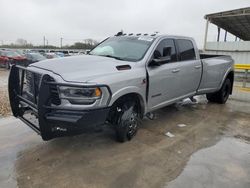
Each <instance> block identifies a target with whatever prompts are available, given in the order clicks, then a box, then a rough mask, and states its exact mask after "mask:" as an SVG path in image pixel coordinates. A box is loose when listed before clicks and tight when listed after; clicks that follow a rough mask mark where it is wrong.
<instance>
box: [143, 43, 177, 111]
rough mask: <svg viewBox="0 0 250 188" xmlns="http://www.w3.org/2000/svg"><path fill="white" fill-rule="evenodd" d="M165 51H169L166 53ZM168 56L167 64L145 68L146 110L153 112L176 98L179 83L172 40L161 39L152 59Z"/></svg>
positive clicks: (175, 53)
mask: <svg viewBox="0 0 250 188" xmlns="http://www.w3.org/2000/svg"><path fill="white" fill-rule="evenodd" d="M165 49H171V50H170V51H169V50H168V52H167V53H166V51H165ZM166 56H170V60H169V62H166V63H164V64H161V65H159V66H150V65H148V66H147V71H148V76H149V89H148V109H149V110H155V109H158V108H161V107H163V106H165V105H166V104H167V103H168V102H171V101H172V100H174V99H175V98H177V97H178V94H177V93H178V92H176V91H177V90H178V89H179V82H180V79H179V78H178V70H179V68H178V67H179V63H178V62H177V52H176V47H175V42H174V40H173V39H163V40H161V41H160V43H159V44H158V46H157V47H156V49H155V53H154V55H153V57H152V58H151V60H150V61H152V59H155V58H157V59H158V58H166Z"/></svg>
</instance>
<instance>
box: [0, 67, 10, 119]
mask: <svg viewBox="0 0 250 188" xmlns="http://www.w3.org/2000/svg"><path fill="white" fill-rule="evenodd" d="M8 75H9V71H7V70H5V69H3V68H0V117H1V116H7V115H10V107H9V97H8V92H7V83H8Z"/></svg>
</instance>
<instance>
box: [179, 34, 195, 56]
mask: <svg viewBox="0 0 250 188" xmlns="http://www.w3.org/2000/svg"><path fill="white" fill-rule="evenodd" d="M176 43H177V46H178V49H179V60H180V61H189V60H195V59H196V55H195V50H194V45H193V42H192V41H191V40H187V39H177V40H176Z"/></svg>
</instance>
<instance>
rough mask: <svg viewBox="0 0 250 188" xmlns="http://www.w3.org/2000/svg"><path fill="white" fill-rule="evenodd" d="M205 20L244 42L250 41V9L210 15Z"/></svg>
mask: <svg viewBox="0 0 250 188" xmlns="http://www.w3.org/2000/svg"><path fill="white" fill-rule="evenodd" d="M205 19H207V20H208V21H209V22H211V23H213V24H215V25H217V26H218V27H220V28H222V29H224V30H226V31H228V32H229V33H232V34H233V35H235V36H236V37H238V38H240V39H242V40H250V7H247V8H241V9H236V10H231V11H225V12H218V13H214V14H208V15H206V16H205Z"/></svg>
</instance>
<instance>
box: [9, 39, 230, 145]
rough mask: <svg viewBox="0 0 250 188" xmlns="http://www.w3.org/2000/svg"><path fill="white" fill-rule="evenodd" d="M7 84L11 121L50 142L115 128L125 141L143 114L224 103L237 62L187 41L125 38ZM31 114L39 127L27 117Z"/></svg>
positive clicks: (36, 67) (37, 67)
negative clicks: (185, 104) (203, 99)
mask: <svg viewBox="0 0 250 188" xmlns="http://www.w3.org/2000/svg"><path fill="white" fill-rule="evenodd" d="M19 69H22V70H24V71H23V72H22V74H23V76H22V75H19V74H20V71H19ZM20 77H21V78H22V77H25V78H26V81H17V79H18V78H20ZM9 79H10V81H9V96H10V104H11V109H12V112H13V115H14V116H15V117H18V118H20V119H21V120H22V121H23V122H24V123H26V124H27V125H28V126H30V127H31V128H32V129H33V130H35V131H36V132H38V133H39V134H41V136H42V138H43V139H44V140H49V139H52V138H55V137H59V136H66V135H67V136H69V135H74V134H79V133H81V132H83V131H84V130H86V129H88V128H90V127H92V128H93V127H95V126H98V125H100V124H103V123H104V122H109V124H110V125H111V126H112V127H113V128H114V130H115V132H116V135H117V140H118V141H120V142H124V141H126V140H130V139H132V138H133V137H134V136H135V134H136V132H137V130H138V125H139V121H140V119H141V118H143V117H144V116H145V115H147V114H149V113H151V112H153V111H155V110H157V109H159V108H162V107H165V106H167V105H170V104H173V103H175V102H178V101H180V100H182V99H185V98H189V97H190V98H191V99H192V97H193V96H195V95H203V94H206V96H207V99H208V101H210V102H215V103H219V104H224V103H225V102H226V101H227V99H228V97H229V95H230V94H232V89H233V81H234V60H233V59H232V58H231V57H230V56H221V55H206V54H203V55H200V54H199V52H198V48H197V47H196V44H195V41H194V40H193V39H192V38H189V37H180V36H168V35H150V36H140V35H136V36H135V35H131V36H130V35H129V36H127V35H125V36H123V35H122V36H114V37H110V38H108V39H106V40H104V41H103V42H102V43H100V44H99V45H97V46H96V47H95V48H94V49H93V50H91V51H90V52H89V55H82V56H72V57H68V58H58V59H53V60H46V61H42V62H38V63H36V64H31V65H30V66H29V67H27V68H18V67H16V66H13V67H12V69H11V72H10V78H9ZM25 83H26V84H25ZM20 88H23V89H22V90H20ZM32 114H33V115H34V119H36V118H37V119H38V123H37V122H35V121H32V120H31V118H29V119H27V118H26V116H27V115H29V117H30V116H32Z"/></svg>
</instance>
